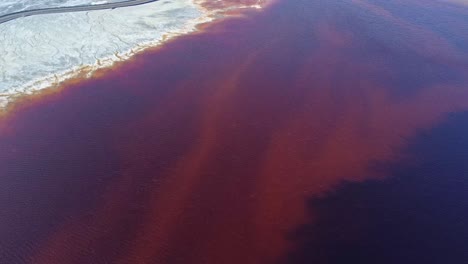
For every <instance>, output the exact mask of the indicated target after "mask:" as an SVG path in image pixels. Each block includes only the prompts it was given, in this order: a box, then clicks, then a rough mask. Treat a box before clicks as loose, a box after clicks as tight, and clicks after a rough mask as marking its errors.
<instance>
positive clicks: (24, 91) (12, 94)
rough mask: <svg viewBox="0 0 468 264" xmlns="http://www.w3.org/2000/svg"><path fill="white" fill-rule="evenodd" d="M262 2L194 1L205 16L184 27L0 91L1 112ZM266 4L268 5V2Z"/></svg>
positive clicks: (191, 20) (190, 21) (188, 22)
mask: <svg viewBox="0 0 468 264" xmlns="http://www.w3.org/2000/svg"><path fill="white" fill-rule="evenodd" d="M259 1H261V0H257V3H256V4H253V5H237V6H236V5H234V6H228V7H224V8H221V9H209V8H208V7H205V6H204V4H205V1H192V4H193V5H194V6H195V7H196V8H197V10H198V11H199V12H200V13H201V14H202V15H201V16H199V17H197V18H195V19H190V20H187V21H186V25H185V26H183V27H182V28H180V29H177V30H173V31H171V30H167V32H164V33H163V34H162V35H161V36H159V37H157V38H155V39H153V40H150V41H144V42H141V43H137V44H136V46H133V47H131V48H130V49H127V50H124V51H122V52H115V53H114V54H113V55H111V56H107V57H102V58H96V59H97V60H96V61H95V62H94V63H92V64H82V65H79V66H75V67H72V68H71V69H68V70H65V71H59V72H55V73H52V74H48V75H46V76H42V77H40V78H36V79H33V80H31V81H28V82H25V83H23V84H22V85H21V86H15V87H12V88H9V89H7V90H6V91H0V112H3V114H4V113H5V112H8V110H9V109H10V108H11V106H13V104H14V103H15V102H17V101H18V99H21V98H24V97H26V96H31V95H35V94H38V93H40V92H43V91H45V90H50V89H58V87H59V86H60V85H62V84H63V83H64V82H66V81H69V80H72V79H74V78H82V77H84V78H86V79H88V78H92V77H93V76H94V74H95V73H96V72H97V71H98V70H101V69H110V68H112V67H113V66H114V65H115V64H116V63H120V62H125V61H128V60H130V59H131V58H132V57H134V56H135V55H137V54H140V53H142V52H144V51H146V50H148V49H152V48H157V47H160V46H162V45H164V44H165V43H166V42H168V41H169V40H172V39H174V38H176V37H178V36H183V35H187V34H192V33H196V32H198V31H200V28H199V27H201V26H203V25H204V24H207V23H210V22H213V21H218V20H221V19H223V18H228V17H231V16H233V15H232V14H228V13H229V12H230V11H233V10H241V9H261V8H263V7H264V6H261V5H260V4H258V2H259ZM262 3H264V4H265V3H266V2H262ZM13 23H14V22H13Z"/></svg>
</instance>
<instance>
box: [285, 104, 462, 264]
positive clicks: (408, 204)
mask: <svg viewBox="0 0 468 264" xmlns="http://www.w3.org/2000/svg"><path fill="white" fill-rule="evenodd" d="M467 135H468V113H463V114H455V115H452V116H450V118H449V119H448V120H447V121H445V122H444V123H443V124H441V125H440V126H438V127H437V128H435V129H433V130H432V131H429V132H426V133H424V134H422V135H420V136H419V137H418V138H417V139H416V140H415V141H414V142H413V143H411V145H410V146H409V148H408V155H410V156H411V157H414V158H415V159H416V160H415V164H400V165H398V164H395V165H391V166H390V167H389V168H387V169H385V170H386V171H388V177H389V178H388V179H386V180H384V181H367V182H364V183H346V184H343V185H342V186H341V187H340V188H338V189H337V190H336V191H334V192H333V193H332V194H331V195H329V196H327V197H325V198H320V199H311V200H310V201H309V202H308V208H309V210H310V214H311V222H310V224H307V225H304V226H303V227H301V228H299V229H297V230H296V231H295V232H294V234H293V235H292V236H291V239H293V240H294V241H295V243H297V244H298V248H297V249H296V250H295V252H294V253H292V254H291V255H290V256H289V258H288V259H287V261H285V263H290V264H299V263H327V264H335V263H382V264H391V263H392V264H393V263H401V264H413V263H431V264H432V263H433V264H440V263H468V251H467V250H466V249H467V247H468V226H467V223H468V179H467V176H468V151H467V150H468V136H467ZM416 164H417V165H416Z"/></svg>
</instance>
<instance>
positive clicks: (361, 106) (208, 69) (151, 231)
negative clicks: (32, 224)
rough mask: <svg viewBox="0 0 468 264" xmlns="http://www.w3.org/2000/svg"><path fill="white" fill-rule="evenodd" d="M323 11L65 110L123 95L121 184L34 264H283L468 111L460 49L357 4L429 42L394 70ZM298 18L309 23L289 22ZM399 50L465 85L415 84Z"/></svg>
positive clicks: (145, 68)
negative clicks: (312, 223) (361, 192)
mask: <svg viewBox="0 0 468 264" xmlns="http://www.w3.org/2000/svg"><path fill="white" fill-rule="evenodd" d="M322 2H323V1H315V2H314V3H310V2H308V1H304V2H301V1H299V2H298V3H302V4H303V5H304V6H299V7H298V6H296V5H297V3H288V1H283V3H281V2H280V3H278V4H277V6H272V7H271V8H268V9H265V11H264V12H262V13H256V14H255V15H253V16H252V17H249V19H245V20H244V19H234V20H226V21H223V22H222V23H220V24H217V25H214V26H209V27H207V28H206V30H205V32H204V33H202V34H196V35H193V36H187V37H182V38H180V39H178V40H176V41H174V42H173V43H171V45H168V46H166V47H164V48H161V49H160V50H158V51H155V52H153V53H148V54H145V55H141V56H137V57H136V59H135V60H134V61H133V62H132V63H133V64H132V63H130V64H129V65H127V66H125V65H123V66H121V67H120V68H118V69H116V70H115V71H114V72H112V73H109V74H108V75H107V76H102V77H100V78H98V79H96V80H89V81H86V82H84V83H83V84H77V85H76V87H74V89H70V90H67V89H64V92H63V94H57V95H53V96H55V97H56V100H57V101H64V102H67V103H73V102H75V103H76V102H77V100H79V99H80V98H81V99H82V98H87V97H83V95H87V93H90V94H91V95H94V94H96V96H97V98H99V99H100V100H101V99H102V100H104V101H105V98H107V97H106V96H107V95H110V94H112V95H113V96H116V97H117V99H118V100H117V99H116V101H119V102H121V101H122V100H129V103H128V105H125V107H126V111H121V112H119V111H120V110H121V109H114V111H109V113H108V112H107V110H102V109H101V108H99V109H101V111H104V112H105V113H106V114H108V115H109V117H108V118H109V132H108V137H109V142H106V143H105V144H108V145H106V146H105V147H109V148H111V149H112V150H113V151H114V153H116V156H117V157H118V158H117V159H118V164H119V166H118V167H119V169H118V170H117V171H115V172H109V173H112V175H114V176H112V181H111V182H110V183H107V185H106V186H107V188H104V189H103V190H101V193H102V195H101V196H99V198H98V199H97V201H96V203H95V204H91V205H89V207H90V208H91V209H90V211H92V212H94V213H93V214H85V213H83V212H82V211H80V210H77V211H76V212H75V214H76V216H75V217H73V218H72V220H70V221H65V222H63V224H62V225H60V226H55V227H54V228H52V229H51V230H50V231H49V233H48V235H47V236H46V238H44V239H43V240H41V242H42V244H40V246H39V247H38V248H37V250H36V251H35V252H36V253H35V254H34V255H33V256H32V257H31V258H30V259H31V260H32V261H31V262H32V263H39V264H40V263H44V264H45V263H47V264H50V263H76V262H77V261H84V260H85V259H86V258H87V256H92V259H94V260H96V261H97V263H106V262H107V263H224V264H230V263H233V264H234V263H272V262H274V261H275V260H277V259H278V258H280V257H281V256H282V255H284V254H286V253H287V252H288V250H289V249H290V248H291V246H292V245H290V244H289V241H288V239H287V235H288V233H289V232H290V231H291V230H294V229H295V228H296V227H297V226H299V225H301V224H302V223H303V221H304V220H305V219H304V218H305V212H304V201H305V200H306V199H307V198H309V197H313V196H322V195H326V194H327V193H328V192H330V191H333V190H334V188H335V187H336V186H338V185H339V184H340V183H342V182H343V181H363V180H366V179H369V178H372V177H383V176H386V175H384V174H383V175H382V174H381V173H382V172H378V171H374V170H373V169H372V165H373V164H375V163H377V162H386V161H392V160H397V159H402V158H404V157H402V155H401V151H402V150H403V148H404V147H405V146H406V144H407V143H408V141H409V140H410V139H411V138H412V137H413V136H415V135H416V134H418V133H419V132H421V131H422V130H425V129H430V128H431V127H433V126H435V125H436V124H437V123H438V122H439V121H441V120H442V119H443V118H444V117H445V116H446V115H447V114H448V113H451V112H456V111H463V110H466V109H468V100H466V98H468V89H466V87H465V84H466V83H467V81H468V80H467V77H466V76H464V75H463V74H462V73H463V72H465V70H466V68H463V67H465V66H463V67H462V66H461V65H463V63H460V62H463V58H464V56H466V54H465V51H463V50H459V49H458V48H456V46H455V45H453V44H451V42H450V40H443V39H441V40H440V41H439V42H437V43H439V44H440V45H437V48H434V49H430V50H428V49H422V50H420V51H417V50H416V49H417V47H416V46H413V44H414V43H416V42H414V39H416V40H419V39H428V40H433V39H435V38H438V35H437V34H435V33H432V32H431V31H430V29H427V28H420V27H415V26H413V25H412V24H411V22H409V21H405V22H402V19H400V18H396V17H395V16H394V15H392V14H389V13H388V11H386V10H385V9H384V8H383V7H380V6H373V5H370V4H368V2H367V1H364V0H359V1H358V0H355V1H352V5H351V6H352V8H351V9H352V10H354V9H355V8H358V9H359V10H371V11H372V12H374V13H376V14H378V15H379V16H381V20H380V19H379V20H378V21H379V22H382V23H383V24H384V25H390V26H392V27H396V28H398V29H400V30H403V31H404V30H409V31H411V32H419V33H420V34H417V35H416V36H415V37H414V38H412V39H410V41H409V42H407V43H409V44H408V45H409V46H405V47H391V48H393V51H395V50H396V55H394V56H388V54H387V52H390V51H385V52H381V51H375V50H374V51H371V50H373V48H374V45H377V44H378V45H382V46H384V47H385V45H391V44H388V43H384V41H383V40H380V41H381V42H379V39H378V38H379V37H375V38H374V39H372V38H371V37H369V39H365V38H364V37H363V35H360V33H361V32H358V31H359V29H356V30H355V29H353V28H352V26H349V28H347V27H346V26H347V25H343V24H340V23H338V22H336V21H334V19H333V18H334V17H335V16H332V15H331V14H335V13H336V14H337V15H336V17H338V14H341V13H340V12H341V11H342V10H343V8H344V7H341V6H339V5H338V4H336V3H328V4H324V3H322ZM225 3H226V2H225ZM249 3H250V2H249ZM320 3H322V4H320ZM335 5H338V6H335ZM345 7H346V6H345ZM289 9H292V10H293V11H295V12H291V14H297V16H298V17H299V18H296V17H288V16H287V15H285V16H282V15H283V14H284V12H289V11H288V10H289ZM351 9H350V10H351ZM283 10H286V11H283ZM311 10H312V11H311ZM313 10H315V12H314V11H313ZM302 12H303V13H302ZM308 12H312V13H308ZM349 12H352V11H349ZM307 19H310V21H309V20H307ZM347 19H352V15H351V18H347ZM273 21H274V22H273ZM356 23H358V25H361V24H359V22H356ZM361 23H363V22H361ZM363 24H364V25H361V26H363V27H368V26H369V25H368V24H366V23H363ZM389 34H391V33H389ZM396 37H398V36H396ZM376 43H377V44H376ZM408 47H410V48H408ZM400 49H404V50H405V52H407V51H408V50H410V53H411V54H412V55H414V56H415V58H416V59H421V61H416V62H415V65H416V67H417V69H416V73H418V74H419V73H420V74H421V75H423V74H425V72H424V69H425V68H424V66H427V65H426V64H425V63H428V62H427V60H429V61H430V62H429V63H430V65H431V66H434V67H439V65H442V66H440V68H443V69H447V70H448V71H451V72H453V75H454V76H458V77H457V78H461V79H460V80H458V81H453V82H452V81H450V82H449V81H447V80H446V79H445V78H441V79H439V80H429V79H424V78H422V80H421V79H420V78H419V75H417V74H415V75H411V76H409V77H405V76H403V75H404V74H406V73H405V72H401V71H400V68H399V66H401V67H405V63H406V62H405V61H404V58H402V57H398V56H400V55H398V51H399V50H400ZM388 50H392V49H390V48H389V49H388ZM363 51H364V52H363ZM365 51H367V52H365ZM364 55H366V56H364ZM426 55H427V57H426ZM428 58H429V59H428ZM132 65H133V66H132ZM460 76H461V77H460ZM124 77H126V78H124ZM411 78H414V80H413V79H411ZM408 79H411V80H408ZM106 80H107V81H106ZM398 81H401V82H402V83H405V81H407V82H408V83H412V85H408V86H411V88H414V90H412V91H408V90H406V87H400V86H398V85H399V82H398ZM416 86H417V87H416ZM97 87H98V88H97ZM99 89H102V90H103V91H102V90H99ZM67 91H68V92H67ZM401 94H403V95H404V96H402V95H401ZM90 97H91V98H93V96H90ZM128 98H130V99H128ZM90 100H91V99H90ZM132 100H134V101H132ZM98 101H99V100H98ZM51 102H55V101H54V100H51ZM105 104H108V105H106V106H108V107H110V108H112V107H113V105H112V104H111V103H109V102H105ZM98 105H99V104H98V103H96V104H95V105H92V106H93V107H98ZM43 107H45V106H44V103H43V104H41V103H37V105H35V104H34V103H33V104H32V105H31V106H29V108H28V107H26V108H28V109H36V108H37V111H39V112H40V111H41V109H42V108H43ZM83 107H86V105H84V106H83ZM69 111H72V110H69ZM116 111H117V112H118V113H119V114H114V113H115V112H116ZM27 113H29V112H28V111H27V110H25V111H24V112H22V111H18V113H17V119H21V118H24V119H27V118H28V114H27ZM46 113H47V112H46ZM96 114H99V113H96ZM77 115H81V114H80V113H77ZM83 115H84V114H83ZM59 116H60V115H59V114H57V117H54V115H52V117H51V119H53V120H55V119H54V118H57V120H60V118H59ZM86 125H87V124H83V126H86ZM14 126H15V121H12V122H11V125H9V127H14ZM65 131H66V130H65ZM64 133H65V132H64ZM106 135H107V134H106ZM9 137H12V138H14V136H12V135H10V136H9ZM97 142H100V141H97ZM57 144H58V143H57ZM103 144H104V143H103ZM18 158H20V157H18ZM83 165H84V166H85V165H86V164H83ZM2 169H4V168H2V167H0V172H1V170H2ZM52 173H53V172H52ZM109 241H113V243H111V245H109ZM116 241H117V242H116Z"/></svg>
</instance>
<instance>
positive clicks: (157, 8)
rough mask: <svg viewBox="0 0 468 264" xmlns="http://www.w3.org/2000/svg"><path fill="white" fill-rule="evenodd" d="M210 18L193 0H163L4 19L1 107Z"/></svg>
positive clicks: (0, 59) (0, 26)
mask: <svg viewBox="0 0 468 264" xmlns="http://www.w3.org/2000/svg"><path fill="white" fill-rule="evenodd" d="M77 2H78V1H77ZM208 19H209V18H208V17H207V16H206V14H204V13H203V11H202V10H201V9H200V8H199V7H198V6H196V5H195V4H194V3H193V2H192V1H191V0H170V1H169V0H161V1H157V2H154V3H150V4H145V5H140V6H133V7H125V8H118V9H113V10H101V11H91V12H80V13H66V14H50V15H38V16H31V17H25V18H20V19H16V20H12V21H9V22H6V23H3V24H0V107H2V106H6V105H7V104H8V102H9V101H10V100H11V99H12V98H14V97H16V96H18V95H24V94H29V93H32V92H34V91H36V90H40V89H43V88H46V87H50V86H51V85H53V84H57V83H59V82H60V81H63V80H65V79H67V78H71V77H73V76H76V74H77V73H79V72H80V69H83V68H85V67H86V68H88V69H89V68H91V69H97V68H102V67H107V66H110V65H112V63H114V62H115V61H119V60H124V59H126V58H128V57H129V56H131V55H132V54H134V53H135V52H137V51H140V50H142V49H144V48H145V47H148V46H154V45H157V44H158V43H160V42H161V41H162V40H163V38H164V37H170V36H174V35H177V34H181V33H185V32H190V31H193V30H194V29H195V26H196V25H197V24H199V23H202V22H204V21H207V20H208Z"/></svg>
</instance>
